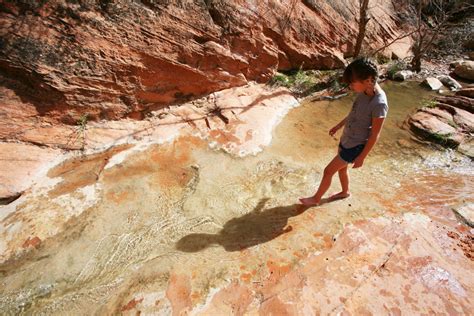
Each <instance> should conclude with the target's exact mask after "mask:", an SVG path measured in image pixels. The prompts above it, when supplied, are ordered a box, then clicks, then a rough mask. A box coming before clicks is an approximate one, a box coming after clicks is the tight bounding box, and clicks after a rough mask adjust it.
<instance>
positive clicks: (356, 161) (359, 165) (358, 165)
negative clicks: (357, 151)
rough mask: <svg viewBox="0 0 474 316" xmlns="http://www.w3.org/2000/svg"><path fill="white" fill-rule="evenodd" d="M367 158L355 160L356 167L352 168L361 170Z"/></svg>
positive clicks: (360, 157)
mask: <svg viewBox="0 0 474 316" xmlns="http://www.w3.org/2000/svg"><path fill="white" fill-rule="evenodd" d="M364 159H365V157H362V155H361V156H359V157H357V158H356V159H355V160H354V165H353V166H352V168H353V169H355V168H360V167H362V165H363V164H364Z"/></svg>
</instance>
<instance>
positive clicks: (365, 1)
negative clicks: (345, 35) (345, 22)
mask: <svg viewBox="0 0 474 316" xmlns="http://www.w3.org/2000/svg"><path fill="white" fill-rule="evenodd" d="M368 7H369V0H359V34H357V40H356V44H355V48H354V57H357V56H359V54H360V51H361V49H362V42H363V41H364V38H365V29H366V26H367V23H368V22H369V20H370V19H369V17H368V14H367V8H368Z"/></svg>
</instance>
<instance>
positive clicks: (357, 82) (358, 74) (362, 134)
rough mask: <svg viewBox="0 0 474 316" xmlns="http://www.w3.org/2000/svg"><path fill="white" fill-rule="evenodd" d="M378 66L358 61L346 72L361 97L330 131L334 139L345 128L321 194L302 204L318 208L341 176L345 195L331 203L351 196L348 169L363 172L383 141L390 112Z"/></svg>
mask: <svg viewBox="0 0 474 316" xmlns="http://www.w3.org/2000/svg"><path fill="white" fill-rule="evenodd" d="M377 77H378V71H377V66H376V65H375V64H374V63H373V62H372V61H370V60H369V59H367V58H359V59H356V60H354V61H353V62H352V63H350V64H349V66H347V68H346V69H345V70H344V75H343V81H344V82H345V83H348V84H349V87H350V88H351V90H353V91H354V92H357V97H356V99H355V101H354V103H353V105H352V110H351V112H350V113H349V115H348V116H347V117H346V118H344V119H343V120H342V121H340V122H339V124H337V125H336V126H334V127H333V128H331V129H330V130H329V135H331V136H333V135H334V134H335V133H336V132H337V131H338V130H339V129H340V128H342V127H344V130H343V132H342V137H341V140H340V143H339V150H338V154H337V155H336V156H335V157H334V158H333V159H332V161H331V162H330V163H329V164H328V165H327V166H326V168H325V169H324V173H323V178H322V180H321V183H320V184H319V188H318V190H317V192H316V193H315V194H314V195H313V196H311V197H307V198H301V199H300V202H301V203H302V204H304V205H307V206H312V205H318V204H320V203H321V198H322V197H323V195H324V194H325V193H326V191H327V190H328V189H329V186H330V185H331V180H332V177H333V175H334V174H335V173H336V172H337V173H339V180H340V181H341V187H342V191H341V192H339V193H337V194H334V195H332V196H330V197H329V200H330V201H333V200H337V199H344V198H347V197H349V196H350V192H349V174H348V170H347V167H348V165H349V164H350V163H353V164H354V165H353V167H352V168H360V167H362V165H363V164H364V160H365V158H366V157H367V155H368V154H369V152H370V150H371V149H372V147H374V145H375V143H376V142H377V140H378V138H379V134H380V131H381V129H382V125H383V122H384V120H385V117H386V116H387V112H388V104H387V97H386V95H385V92H384V91H383V90H382V88H381V87H380V86H379V85H378V84H377Z"/></svg>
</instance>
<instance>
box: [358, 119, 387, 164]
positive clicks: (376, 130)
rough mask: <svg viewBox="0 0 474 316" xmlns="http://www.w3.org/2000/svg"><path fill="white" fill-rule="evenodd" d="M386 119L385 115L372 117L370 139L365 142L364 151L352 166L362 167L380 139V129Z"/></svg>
mask: <svg viewBox="0 0 474 316" xmlns="http://www.w3.org/2000/svg"><path fill="white" fill-rule="evenodd" d="M384 121H385V117H374V118H372V132H371V133H370V136H369V139H368V140H367V144H365V146H364V150H362V153H361V154H360V155H359V156H358V157H357V158H356V160H354V165H353V166H352V168H359V167H362V165H363V164H364V160H365V158H366V157H367V155H368V154H369V152H370V151H371V150H372V147H374V145H375V143H376V142H377V140H378V139H379V135H380V131H381V130H382V126H383V122H384Z"/></svg>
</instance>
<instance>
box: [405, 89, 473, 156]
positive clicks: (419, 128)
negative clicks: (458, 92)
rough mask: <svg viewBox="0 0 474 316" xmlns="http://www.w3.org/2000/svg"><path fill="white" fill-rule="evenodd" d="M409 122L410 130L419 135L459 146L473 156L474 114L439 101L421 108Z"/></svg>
mask: <svg viewBox="0 0 474 316" xmlns="http://www.w3.org/2000/svg"><path fill="white" fill-rule="evenodd" d="M441 98H443V99H448V98H449V97H441ZM438 99H439V98H438ZM438 99H437V100H438ZM438 102H439V101H438ZM408 123H409V126H410V130H411V131H412V132H413V133H414V134H415V135H417V136H418V137H420V138H423V139H426V140H428V141H431V142H434V143H437V144H440V145H442V146H445V147H449V148H458V149H459V151H460V152H461V153H463V154H466V155H468V156H471V154H472V150H471V149H470V148H472V146H470V145H469V144H472V139H473V137H472V133H473V132H474V114H472V113H469V112H468V111H465V110H462V109H459V108H457V107H454V106H451V105H448V104H444V103H438V104H437V105H436V106H435V107H423V108H421V109H419V110H418V111H417V112H416V113H414V114H413V115H411V116H410V117H409V119H408Z"/></svg>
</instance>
